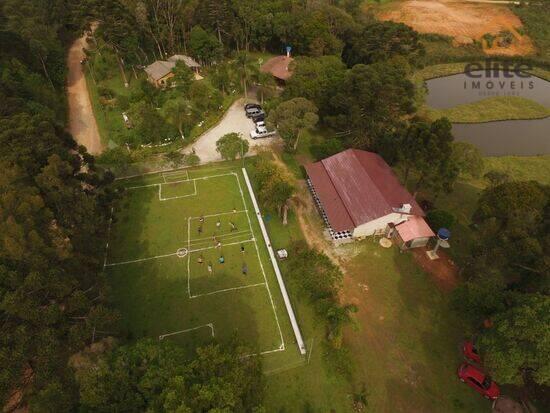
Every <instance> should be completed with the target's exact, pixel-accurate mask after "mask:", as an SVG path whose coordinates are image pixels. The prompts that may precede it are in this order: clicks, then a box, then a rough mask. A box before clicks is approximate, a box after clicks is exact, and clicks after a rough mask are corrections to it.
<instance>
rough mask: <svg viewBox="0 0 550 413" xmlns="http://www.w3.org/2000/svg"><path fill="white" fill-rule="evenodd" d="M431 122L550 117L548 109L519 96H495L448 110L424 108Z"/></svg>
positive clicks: (469, 121) (468, 121)
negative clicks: (440, 119) (439, 120)
mask: <svg viewBox="0 0 550 413" xmlns="http://www.w3.org/2000/svg"><path fill="white" fill-rule="evenodd" d="M426 113H427V115H428V117H429V118H430V119H432V120H436V119H439V118H441V117H443V116H445V117H447V118H448V119H449V120H450V121H451V122H459V123H461V122H462V123H465V122H466V123H472V122H490V121H496V120H513V119H541V118H545V117H547V116H550V108H547V107H545V106H543V105H541V104H540V103H537V102H535V101H533V100H531V99H525V98H522V97H519V96H495V97H491V98H487V99H482V100H479V101H477V102H473V103H467V104H464V105H458V106H455V107H453V108H449V109H433V108H426Z"/></svg>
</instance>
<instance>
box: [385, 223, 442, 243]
mask: <svg viewBox="0 0 550 413" xmlns="http://www.w3.org/2000/svg"><path fill="white" fill-rule="evenodd" d="M393 229H394V231H392V232H393V233H392V234H388V235H391V236H392V238H393V239H394V240H395V242H396V243H397V245H398V246H399V248H400V249H401V250H407V249H409V248H418V247H425V246H426V245H428V242H429V241H430V239H431V238H432V237H434V236H435V234H434V232H433V231H432V229H431V228H430V226H429V225H428V224H427V223H426V221H425V220H424V218H422V217H419V216H416V215H412V216H410V217H409V218H408V219H407V220H406V221H404V222H401V223H399V224H397V225H395V226H393ZM390 231H391V230H390Z"/></svg>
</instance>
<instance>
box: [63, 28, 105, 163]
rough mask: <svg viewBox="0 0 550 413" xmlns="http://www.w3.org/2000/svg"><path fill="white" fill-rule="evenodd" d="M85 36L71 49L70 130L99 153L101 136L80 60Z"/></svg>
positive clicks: (77, 139) (101, 148)
mask: <svg viewBox="0 0 550 413" xmlns="http://www.w3.org/2000/svg"><path fill="white" fill-rule="evenodd" d="M84 47H86V40H85V36H82V37H81V38H80V39H77V40H75V42H74V43H73V44H72V46H71V48H70V49H69V55H68V57H67V66H68V67H69V74H68V76H67V98H68V101H69V131H70V133H71V134H72V135H73V137H74V139H75V140H76V141H77V142H78V143H79V144H80V145H84V146H85V147H86V148H87V149H88V152H89V153H91V154H93V155H98V154H100V153H101V151H102V150H103V146H102V144H101V137H100V135H99V130H98V128H97V123H96V120H95V116H94V111H93V109H92V102H91V101H90V95H89V93H88V88H87V86H86V77H85V76H84V70H83V67H82V64H81V63H80V61H81V60H82V59H83V58H84V52H83V51H82V49H83V48H84Z"/></svg>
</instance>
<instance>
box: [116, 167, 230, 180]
mask: <svg viewBox="0 0 550 413" xmlns="http://www.w3.org/2000/svg"><path fill="white" fill-rule="evenodd" d="M192 168H193V167H189V166H186V167H183V168H168V169H160V170H157V171H151V172H144V173H142V174H134V175H127V176H119V177H117V178H115V181H123V180H125V179H132V178H139V177H141V176H150V175H155V174H159V175H160V174H161V173H166V172H178V171H181V172H183V171H185V170H190V171H191V172H209V171H219V170H226V169H235V167H234V166H219V167H215V168H195V169H192Z"/></svg>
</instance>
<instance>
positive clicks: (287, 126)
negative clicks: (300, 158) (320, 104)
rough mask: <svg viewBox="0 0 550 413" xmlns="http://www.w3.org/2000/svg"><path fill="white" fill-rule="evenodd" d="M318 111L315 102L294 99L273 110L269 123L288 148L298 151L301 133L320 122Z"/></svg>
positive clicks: (268, 119)
mask: <svg viewBox="0 0 550 413" xmlns="http://www.w3.org/2000/svg"><path fill="white" fill-rule="evenodd" d="M317 111H318V109H317V106H315V104H314V103H313V102H311V101H309V100H307V99H305V98H294V99H291V100H287V101H286V102H283V103H281V104H280V105H279V106H277V107H276V108H275V109H274V110H272V111H271V112H270V113H269V117H268V118H267V122H268V123H269V124H270V125H272V126H274V127H276V128H277V130H278V132H279V134H280V135H281V137H282V138H283V139H284V140H285V143H286V146H287V148H292V149H293V150H296V148H297V147H298V140H299V139H300V133H301V132H302V131H304V130H305V129H309V128H312V127H314V126H315V125H316V124H317V122H318V121H319V116H318V115H317Z"/></svg>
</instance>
